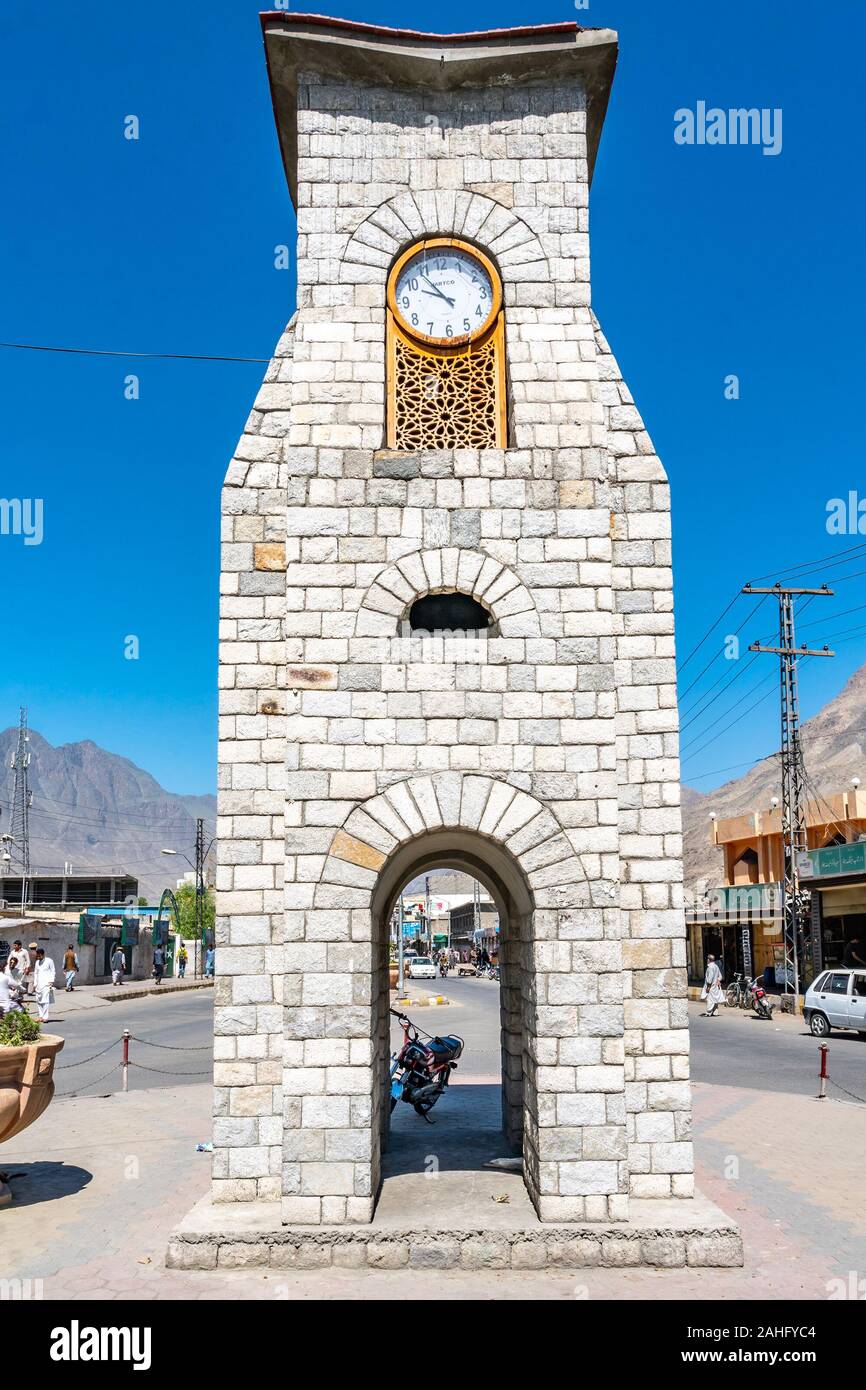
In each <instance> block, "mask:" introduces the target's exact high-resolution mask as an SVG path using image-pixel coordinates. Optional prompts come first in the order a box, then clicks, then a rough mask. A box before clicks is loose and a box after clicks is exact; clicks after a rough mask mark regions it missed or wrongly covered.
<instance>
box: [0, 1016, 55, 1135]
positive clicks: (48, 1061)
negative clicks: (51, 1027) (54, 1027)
mask: <svg viewBox="0 0 866 1390" xmlns="http://www.w3.org/2000/svg"><path fill="white" fill-rule="evenodd" d="M62 1047H63V1038H60V1037H58V1036H57V1035H56V1034H55V1033H42V1034H41V1036H40V1037H39V1038H38V1040H37V1041H36V1042H34V1043H28V1044H27V1045H26V1046H25V1047H2V1046H0V1144H2V1143H4V1142H5V1141H6V1140H7V1139H11V1138H12V1137H13V1136H14V1135H16V1134H18V1133H20V1131H21V1130H22V1129H26V1128H27V1126H28V1125H32V1123H33V1121H34V1120H38V1119H39V1116H40V1115H41V1114H42V1111H43V1110H44V1109H45V1108H46V1107H47V1106H48V1104H49V1103H50V1101H51V1098H52V1096H53V1095H54V1060H55V1058H56V1056H57V1054H58V1052H59V1051H60V1049H61V1048H62Z"/></svg>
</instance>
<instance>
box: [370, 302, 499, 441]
mask: <svg viewBox="0 0 866 1390" xmlns="http://www.w3.org/2000/svg"><path fill="white" fill-rule="evenodd" d="M389 319H390V315H389ZM389 330H390V338H391V342H390V345H389V346H390V352H389V358H390V363H391V369H392V370H391V373H390V377H391V382H390V385H391V390H390V391H389V408H390V418H389V428H388V447H389V448H391V449H412V450H417V449H496V448H500V449H501V448H504V447H505V411H504V395H505V392H504V389H503V376H504V372H503V362H502V333H501V325H500V324H497V326H496V328H495V329H494V331H493V332H492V333H491V334H490V335H489V337H488V338H487V339H486V340H485V341H484V342H482V343H470V344H468V346H466V347H464V348H458V349H452V350H450V351H449V350H448V349H443V350H441V351H440V352H435V351H425V350H424V349H423V348H420V347H418V346H416V345H415V344H414V343H410V342H409V340H408V339H407V338H404V336H403V335H402V333H401V332H400V330H399V328H397V326H396V325H395V324H394V323H393V321H391V322H390V323H389Z"/></svg>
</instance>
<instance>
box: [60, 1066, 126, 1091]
mask: <svg viewBox="0 0 866 1390" xmlns="http://www.w3.org/2000/svg"><path fill="white" fill-rule="evenodd" d="M120 1065H121V1064H120V1062H116V1063H115V1065H114V1066H113V1067H112V1068H111V1070H110V1071H107V1072H105V1074H104V1075H103V1076H97V1078H96V1080H95V1081H85V1083H84V1085H83V1086H82V1088H81V1090H80V1091H62V1092H61V1093H60V1094H59V1095H58V1097H57V1099H58V1100H74V1099H75V1098H76V1096H80V1095H82V1094H83V1092H84V1091H86V1090H87V1089H88V1088H89V1087H90V1086H98V1085H99V1083H100V1081H104V1080H105V1079H106V1077H108V1076H111V1075H112V1074H113V1073H114V1072H116V1071H119V1070H120Z"/></svg>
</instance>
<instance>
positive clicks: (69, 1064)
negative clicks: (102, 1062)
mask: <svg viewBox="0 0 866 1390" xmlns="http://www.w3.org/2000/svg"><path fill="white" fill-rule="evenodd" d="M116 1046H117V1041H115V1042H110V1043H109V1044H108V1047H104V1048H103V1049H102V1051H101V1052H94V1053H93V1054H92V1055H91V1056H90V1057H82V1059H81V1061H80V1062H64V1064H63V1066H62V1067H61V1066H56V1067H55V1068H54V1070H55V1071H68V1070H69V1068H70V1067H83V1066H85V1065H86V1063H87V1062H93V1061H94V1060H95V1059H96V1058H97V1057H104V1056H105V1054H106V1052H110V1051H111V1049H112V1048H113V1047H116Z"/></svg>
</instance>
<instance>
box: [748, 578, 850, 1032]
mask: <svg viewBox="0 0 866 1390" xmlns="http://www.w3.org/2000/svg"><path fill="white" fill-rule="evenodd" d="M742 592H743V593H744V594H775V596H776V597H777V599H778V600H779V645H778V647H763V646H761V644H760V642H753V643H752V645H751V646H750V647H749V651H750V652H764V653H770V654H772V655H774V656H778V658H779V696H780V714H781V742H780V755H781V760H782V937H783V941H784V950H785V997H786V1001H787V1004H788V1007H789V1008H790V1011H791V1012H792V1013H796V1011H797V1002H798V1000H799V997H800V951H799V940H800V933H801V931H802V927H803V922H804V918H805V913H804V905H803V900H802V895H801V893H800V864H799V859H800V856H801V855H802V854H805V852H806V850H807V848H808V839H807V834H806V808H805V805H804V802H803V784H804V782H805V773H806V770H805V765H804V762H803V749H802V746H801V743H800V705H799V697H798V693H797V662H798V660H799V658H800V657H801V656H835V655H836V653H835V652H831V651H830V650H829V648H828V647H826V646H824V647H822V648H821V649H820V650H816V649H814V648H811V647H807V646H805V645H803V646H800V647H798V646H797V645H796V638H795V634H794V600H795V599H796V598H798V597H800V596H801V595H805V594H811V595H813V596H814V597H816V598H818V597H819V598H831V597H832V596H833V590H832V589H828V588H827V586H826V584H823V585H822V586H821V588H820V589H799V588H783V587H782V586H781V585H780V584H775V585H774V586H773V587H772V588H771V589H755V588H753V587H752V585H751V584H747V585H746V586H745V588H744V589H743V591H742ZM792 979H793V986H794V989H793V997H791V993H790V990H791V986H790V983H789V981H791V980H792ZM783 1007H784V1005H783Z"/></svg>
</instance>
